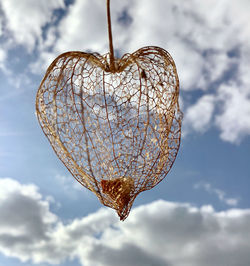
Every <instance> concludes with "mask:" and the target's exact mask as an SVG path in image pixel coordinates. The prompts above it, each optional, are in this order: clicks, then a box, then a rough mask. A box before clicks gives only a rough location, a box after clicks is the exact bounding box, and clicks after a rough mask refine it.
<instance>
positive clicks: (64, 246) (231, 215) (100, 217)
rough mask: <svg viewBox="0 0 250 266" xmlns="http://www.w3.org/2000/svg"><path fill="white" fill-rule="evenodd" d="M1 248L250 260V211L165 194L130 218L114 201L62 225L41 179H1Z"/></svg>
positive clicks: (192, 264)
mask: <svg viewBox="0 0 250 266" xmlns="http://www.w3.org/2000/svg"><path fill="white" fill-rule="evenodd" d="M0 189H1V191H0V192H1V193H0V195H1V201H0V212H1V216H0V252H2V253H3V254H5V255H7V256H12V257H16V258H19V259H20V260H22V261H27V260H31V261H33V262H34V263H46V262H47V263H58V264H60V263H62V262H63V261H64V260H65V259H78V260H79V261H80V262H81V263H82V265H85V266H106V265H107V266H113V265H114V266H117V265H121V266H123V265H124V266H125V265H139V266H147V265H159V266H160V265H162V266H163V265H164V266H166V265H175V266H183V265H185V266H210V265H227V266H235V265H237V266H238V265H242V266H245V265H249V264H250V257H249V249H250V243H249V237H250V233H249V232H250V228H249V225H250V210H249V209H245V210H243V209H231V210H226V211H223V212H216V211H215V210H214V209H213V208H212V207H211V206H202V207H201V208H197V207H195V206H192V205H190V204H184V203H173V202H172V203H171V202H166V201H163V200H159V201H155V202H153V203H151V204H148V205H142V206H140V207H137V208H134V209H133V210H132V212H131V214H130V216H129V217H128V219H127V220H126V221H125V222H120V221H118V220H119V219H118V217H116V215H115V212H114V211H113V210H111V209H108V208H102V209H100V210H99V211H97V212H95V213H93V214H90V215H88V216H86V217H83V218H81V219H75V220H73V221H72V222H70V223H68V224H63V223H62V222H61V221H60V220H59V218H58V217H56V216H55V215H54V214H53V213H51V211H50V210H49V201H48V200H45V199H43V197H42V195H41V194H40V193H39V192H38V189H37V187H36V186H34V185H22V184H20V183H18V182H17V181H14V180H12V179H0Z"/></svg>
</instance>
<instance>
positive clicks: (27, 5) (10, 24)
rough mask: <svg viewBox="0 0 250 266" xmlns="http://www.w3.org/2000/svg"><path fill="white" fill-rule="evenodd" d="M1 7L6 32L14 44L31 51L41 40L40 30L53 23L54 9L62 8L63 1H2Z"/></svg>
mask: <svg viewBox="0 0 250 266" xmlns="http://www.w3.org/2000/svg"><path fill="white" fill-rule="evenodd" d="M1 7H2V12H3V14H4V17H5V20H6V31H8V32H10V34H11V35H12V38H13V40H14V42H16V43H17V44H21V45H24V46H25V47H26V48H27V49H28V50H29V51H32V50H33V49H34V46H35V43H36V41H41V39H42V32H43V30H42V28H43V27H44V26H45V25H46V24H47V23H49V22H52V21H53V11H54V10H55V9H59V8H64V1H63V0H54V1H46V0H42V1H33V0H22V1H16V0H3V1H1Z"/></svg>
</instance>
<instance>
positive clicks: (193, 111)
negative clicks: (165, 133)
mask: <svg viewBox="0 0 250 266" xmlns="http://www.w3.org/2000/svg"><path fill="white" fill-rule="evenodd" d="M214 108H215V98H214V96H213V95H205V96H202V97H200V98H199V100H198V101H197V102H196V103H195V104H193V105H191V106H190V107H189V108H187V110H186V112H185V117H184V134H185V133H187V132H188V131H189V130H190V127H191V128H192V130H195V131H198V132H204V131H205V130H206V129H207V128H208V127H209V126H210V123H211V121H212V116H213V112H214Z"/></svg>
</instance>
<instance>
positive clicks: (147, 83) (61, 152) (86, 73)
mask: <svg viewBox="0 0 250 266" xmlns="http://www.w3.org/2000/svg"><path fill="white" fill-rule="evenodd" d="M114 66H115V67H113V68H112V69H111V68H110V53H108V54H105V55H103V56H101V55H99V54H91V53H83V52H67V53H64V54H62V55H60V56H58V57H57V58H56V59H55V60H54V61H53V63H52V64H51V65H50V66H49V68H48V70H47V72H46V74H45V77H44V78H43V80H42V82H41V85H40V87H39V90H38V93H37V99H36V111H37V116H38V119H39V122H40V125H41V127H42V129H43V131H44V133H45V135H46V136H47V138H48V140H49V142H50V143H51V145H52V147H53V149H54V150H55V152H56V154H57V155H58V157H59V158H60V159H61V161H62V162H63V163H64V165H65V166H66V167H67V168H68V170H69V171H70V172H71V173H72V175H73V176H74V177H75V178H76V180H77V181H78V182H80V183H81V184H82V185H83V186H85V187H86V188H88V189H89V190H91V191H92V192H94V193H95V194H96V196H97V197H98V198H99V200H100V201H101V203H103V204H104V205H106V206H108V207H111V208H113V209H115V210H116V211H117V213H118V215H119V216H120V219H121V220H124V219H126V217H127V216H128V214H129V211H130V209H131V206H132V204H133V201H134V200H135V198H136V196H137V195H138V194H139V193H140V192H142V191H144V190H148V189H151V188H153V187H154V186H155V185H156V184H158V183H159V182H160V181H161V180H162V179H163V178H164V177H165V176H166V175H167V173H168V171H169V170H170V168H171V166H172V164H173V162H174V160H175V157H176V155H177V152H178V149H179V145H180V137H181V120H182V113H181V112H180V110H179V104H178V96H179V81H178V76H177V72H176V67H175V64H174V61H173V59H172V58H171V56H170V55H169V53H168V52H166V51H165V50H164V49H162V48H159V47H144V48H141V49H139V50H138V51H136V52H134V53H132V54H126V55H124V56H123V57H122V58H121V59H114Z"/></svg>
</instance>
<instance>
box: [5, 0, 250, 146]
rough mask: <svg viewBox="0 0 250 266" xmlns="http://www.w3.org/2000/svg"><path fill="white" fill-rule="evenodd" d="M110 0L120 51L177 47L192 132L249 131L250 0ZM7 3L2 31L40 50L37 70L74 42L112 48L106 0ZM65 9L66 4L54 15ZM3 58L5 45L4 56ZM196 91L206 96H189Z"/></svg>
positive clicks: (231, 135)
mask: <svg viewBox="0 0 250 266" xmlns="http://www.w3.org/2000/svg"><path fill="white" fill-rule="evenodd" d="M111 7H112V8H111V9H112V20H113V36H114V45H115V48H116V49H117V51H116V52H117V54H119V55H122V54H123V53H125V52H133V51H135V50H136V49H138V48H140V47H142V46H146V45H158V46H161V47H163V48H165V49H167V50H169V52H170V53H171V54H172V55H173V58H174V59H175V61H176V64H177V69H178V72H179V76H180V80H181V91H182V92H183V97H184V103H185V104H184V107H183V108H184V111H185V113H186V116H185V117H186V118H185V119H186V122H185V124H186V129H185V132H186V133H188V132H193V131H197V132H205V131H206V130H208V129H209V128H210V127H211V126H215V127H217V128H218V129H219V130H220V137H221V139H222V140H225V141H228V142H231V143H239V142H240V141H241V140H242V139H243V138H244V137H245V136H247V135H250V120H249V119H248V117H249V112H250V111H249V103H250V79H249V74H248V64H249V63H248V62H249V60H250V53H249V50H250V45H249V41H248V40H249V38H250V22H249V19H248V17H249V14H248V10H249V8H250V4H249V1H248V0H240V1H233V0H229V1H216V0H211V1H205V2H203V3H202V5H201V4H200V2H199V1H198V0H190V1H188V2H181V1H174V0H171V1H164V2H163V1H161V0H155V1H151V0H144V1H143V5H142V4H141V1H139V0H128V1H122V0H116V1H115V2H112V1H111ZM1 9H2V11H1V12H2V13H3V14H4V20H3V21H0V25H2V26H0V34H1V33H2V35H3V36H5V38H9V39H10V42H11V43H15V44H19V45H24V46H25V47H26V48H27V50H28V51H29V52H30V53H31V52H34V51H36V52H37V53H38V57H36V60H35V61H33V62H31V63H30V71H32V72H35V73H41V69H43V70H45V69H46V68H47V66H48V64H49V63H50V62H51V61H52V59H53V58H54V57H55V56H56V55H58V54H59V53H62V52H65V51H68V50H83V51H95V52H99V53H105V52H107V51H108V38H107V27H106V13H105V11H106V6H105V4H104V3H103V2H102V1H99V0H93V1H87V0H76V1H74V2H73V3H72V4H71V5H69V6H65V5H64V2H63V0H56V1H52V2H50V3H49V4H48V3H45V2H44V1H39V2H34V0H25V1H19V2H18V4H16V1H15V0H10V1H2V3H1ZM58 9H60V10H66V12H64V13H61V16H55V11H56V10H58ZM235 18H237V19H235ZM55 20H56V22H55ZM3 58H5V54H4V52H2V51H1V50H0V64H1V60H3ZM0 66H1V65H0ZM197 91H199V95H200V98H198V99H197V97H191V100H190V95H196V94H195V93H196V92H197ZM194 99H195V100H194ZM203 107H204V109H203ZM201 109H202V112H201V113H200V112H198V111H199V110H201Z"/></svg>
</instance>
